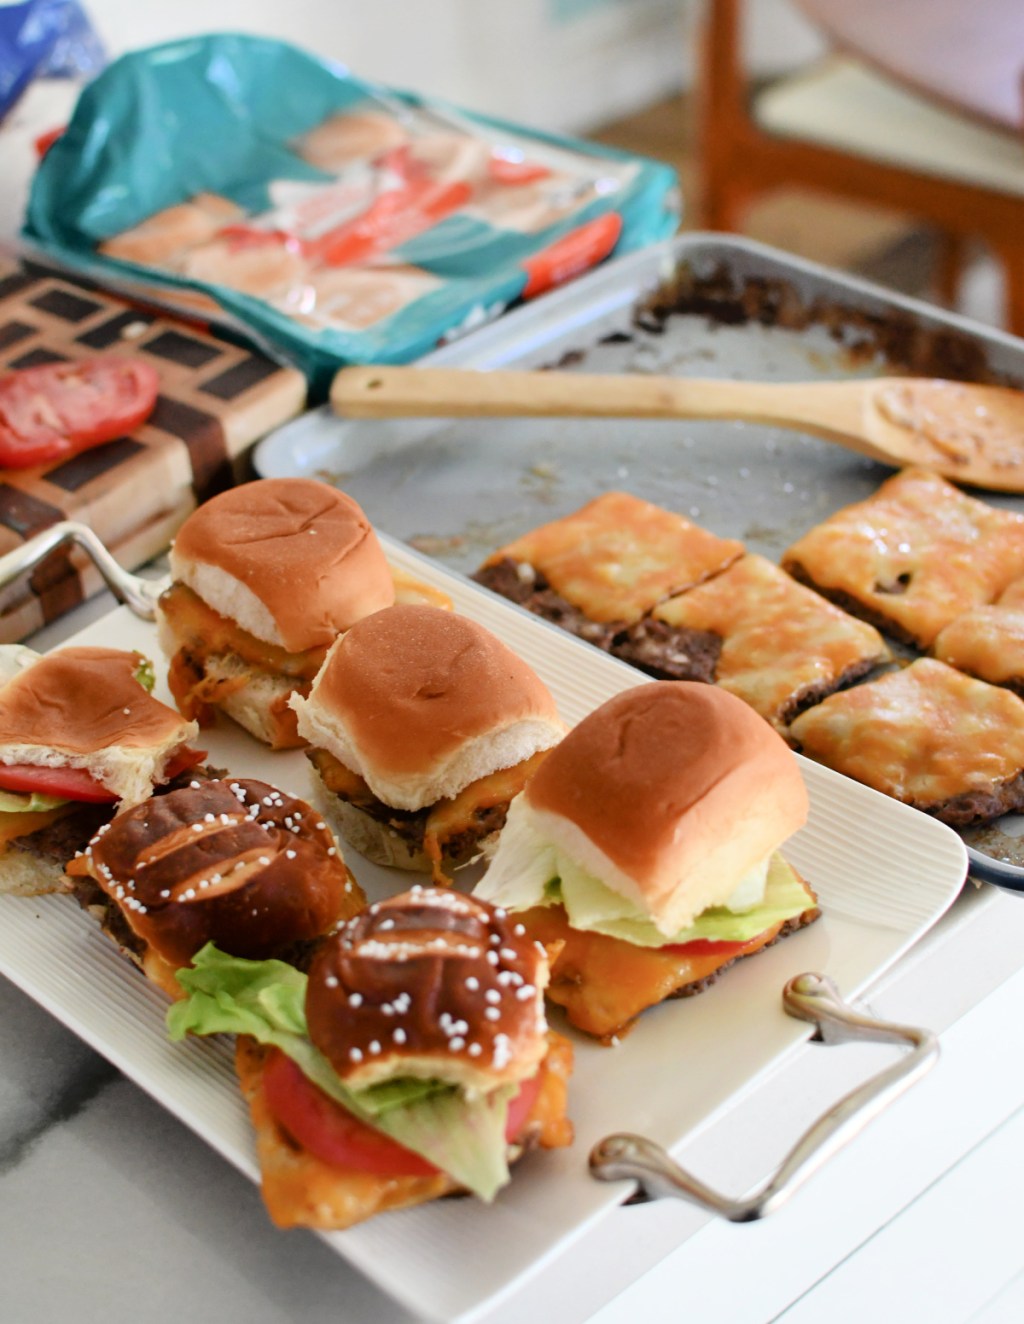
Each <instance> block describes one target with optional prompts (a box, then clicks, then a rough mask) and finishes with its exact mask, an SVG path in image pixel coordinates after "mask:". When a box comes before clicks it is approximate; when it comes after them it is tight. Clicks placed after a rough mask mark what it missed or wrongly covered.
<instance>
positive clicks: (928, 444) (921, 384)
mask: <svg viewBox="0 0 1024 1324" xmlns="http://www.w3.org/2000/svg"><path fill="white" fill-rule="evenodd" d="M877 404H878V407H879V410H880V412H881V413H882V414H883V416H884V417H886V418H888V419H889V421H890V422H892V423H896V424H898V425H899V426H900V427H903V428H906V429H907V432H908V434H909V435H908V437H907V444H908V445H910V446H912V447H913V449H914V450H915V451H917V453H918V454H917V458H916V461H915V462H916V463H919V464H929V463H935V462H936V461H938V462H941V463H944V464H964V465H966V464H970V463H971V462H972V461H973V460H977V459H984V460H986V461H988V462H989V463H990V464H991V465H992V467H993V468H994V469H1003V470H1010V469H1020V468H1021V467H1022V466H1024V438H1022V437H1021V427H1020V424H1021V415H1020V405H1019V400H1018V397H1017V396H1016V394H1015V393H1014V392H1009V391H1008V392H1003V391H1001V390H1000V389H999V388H998V387H997V388H988V389H986V388H985V387H983V386H982V387H979V386H965V385H964V383H963V382H951V381H936V380H927V379H925V380H919V381H911V380H908V381H905V382H899V383H898V384H895V385H891V386H888V387H886V388H885V389H884V390H882V391H880V392H879V393H878V396H877Z"/></svg>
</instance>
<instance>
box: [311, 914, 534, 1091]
mask: <svg viewBox="0 0 1024 1324" xmlns="http://www.w3.org/2000/svg"><path fill="white" fill-rule="evenodd" d="M493 958H497V959H493ZM547 981H548V963H547V957H546V955H545V954H544V949H543V948H542V947H539V946H538V945H537V944H536V943H534V942H530V941H529V940H528V939H526V938H525V937H524V936H523V933H522V926H521V925H519V926H518V927H517V926H516V925H515V923H514V922H513V920H512V919H511V918H510V917H509V916H507V915H506V914H505V913H504V912H503V911H500V910H498V909H496V908H495V907H493V906H490V905H488V904H487V903H486V902H483V901H480V900H477V899H476V898H474V897H468V896H464V895H462V894H461V893H459V892H455V891H452V890H450V889H447V888H444V889H442V888H414V889H413V890H412V891H410V892H406V893H403V894H402V895H401V896H396V897H391V898H390V899H389V900H387V901H381V902H378V903H376V904H374V905H372V906H370V907H369V909H368V910H365V911H363V912H362V914H360V915H357V916H356V918H355V919H353V920H350V921H349V922H348V923H347V924H346V925H345V926H344V927H343V928H342V929H341V930H340V931H339V932H338V933H337V934H335V935H334V936H333V937H332V938H331V939H330V940H329V941H328V942H326V943H324V944H323V945H322V946H321V948H320V949H319V950H318V952H317V954H316V956H315V957H314V959H313V962H312V965H311V967H310V973H309V985H308V988H307V993H306V1019H307V1022H308V1026H309V1037H310V1039H311V1040H312V1042H313V1043H314V1044H315V1045H316V1047H317V1048H319V1049H320V1051H321V1052H322V1053H323V1054H324V1055H325V1056H326V1057H327V1059H328V1060H329V1061H330V1063H331V1066H332V1067H333V1068H334V1070H335V1071H336V1072H337V1074H338V1076H339V1077H340V1078H341V1079H342V1080H343V1081H344V1082H345V1084H347V1085H349V1086H351V1087H353V1088H358V1089H363V1088H366V1087H367V1086H369V1085H375V1084H378V1083H379V1082H380V1081H383V1080H389V1079H392V1078H394V1077H410V1076H412V1077H417V1078H421V1079H425V1080H443V1081H445V1082H447V1083H449V1084H453V1085H458V1086H460V1087H462V1088H464V1089H466V1090H467V1091H479V1092H482V1093H487V1092H488V1091H489V1090H493V1089H495V1088H497V1087H498V1086H499V1085H504V1084H512V1083H514V1082H515V1081H519V1080H523V1079H524V1078H526V1077H529V1076H532V1075H534V1073H535V1072H536V1070H537V1067H538V1066H539V1065H540V1062H541V1060H542V1059H543V1057H544V1056H545V1054H546V1053H547V1049H548V1044H547V1039H546V1037H545V1036H546V1032H547V1023H546V1020H545V1017H544V988H545V986H546V984H547Z"/></svg>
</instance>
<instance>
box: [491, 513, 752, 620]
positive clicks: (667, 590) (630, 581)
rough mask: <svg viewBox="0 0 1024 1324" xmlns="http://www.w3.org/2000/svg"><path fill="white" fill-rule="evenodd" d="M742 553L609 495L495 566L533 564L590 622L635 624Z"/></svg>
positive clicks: (503, 553)
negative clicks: (507, 563) (669, 598)
mask: <svg viewBox="0 0 1024 1324" xmlns="http://www.w3.org/2000/svg"><path fill="white" fill-rule="evenodd" d="M742 552H743V544H742V543H740V542H736V541H735V540H734V539H731V538H719V537H716V535H715V534H713V533H709V532H708V531H707V530H706V529H702V528H701V527H700V526H699V525H697V524H692V523H691V522H690V521H689V520H688V519H684V518H683V516H682V515H676V514H674V513H673V512H672V511H669V510H663V509H662V508H661V507H660V506H655V505H652V504H651V503H650V502H649V501H642V500H641V499H640V498H639V497H635V496H630V495H629V493H627V492H607V493H605V494H604V495H603V496H600V497H598V498H597V499H596V500H594V501H591V502H589V503H588V504H587V505H585V506H583V507H582V509H580V510H578V511H576V512H575V513H574V514H572V515H567V516H566V517H565V518H564V519H560V520H555V521H553V522H552V523H550V524H544V525H542V526H541V527H540V528H537V529H533V530H532V531H531V532H529V533H527V534H524V535H523V537H522V538H517V539H516V541H515V542H512V543H509V544H508V545H507V546H505V547H502V548H499V550H498V551H496V552H495V553H494V554H493V555H492V556H490V557H488V559H487V564H493V563H494V562H497V561H501V560H503V559H505V558H506V557H508V558H510V559H511V560H513V561H520V562H527V563H529V564H530V565H532V566H535V567H536V568H537V569H538V570H540V571H541V572H542V574H543V575H544V576H545V578H546V579H547V580H548V582H549V583H550V584H551V587H552V588H553V589H554V590H555V591H556V592H557V593H559V594H561V596H562V597H563V598H565V599H566V600H567V601H568V602H571V603H572V604H573V606H574V607H578V608H579V609H580V611H582V612H583V614H584V615H585V616H587V617H588V618H589V619H590V620H592V621H627V622H630V623H632V622H634V621H638V620H639V619H640V618H641V617H642V616H644V615H646V613H647V612H649V611H650V610H651V608H652V607H653V606H655V604H656V603H658V602H661V601H662V599H663V598H667V597H668V596H669V594H671V593H679V592H681V591H682V590H683V589H686V588H690V587H692V586H693V585H694V584H699V583H701V582H702V581H703V580H705V579H707V578H708V577H709V576H710V575H714V574H717V573H718V572H719V571H721V570H724V569H725V567H726V566H727V565H729V564H730V562H732V561H735V560H736V558H737V557H738V556H739V555H741V553H742Z"/></svg>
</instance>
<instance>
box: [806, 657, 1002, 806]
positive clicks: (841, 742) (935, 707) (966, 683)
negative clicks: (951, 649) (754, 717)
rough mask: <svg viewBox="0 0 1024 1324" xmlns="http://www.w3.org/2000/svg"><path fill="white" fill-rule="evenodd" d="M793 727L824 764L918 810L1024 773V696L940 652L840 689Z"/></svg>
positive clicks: (809, 751)
mask: <svg viewBox="0 0 1024 1324" xmlns="http://www.w3.org/2000/svg"><path fill="white" fill-rule="evenodd" d="M789 729H790V732H791V734H792V736H793V737H794V738H795V739H796V740H797V741H798V742H799V744H800V746H801V748H802V750H803V752H804V753H805V754H809V755H810V757H811V758H814V759H817V760H818V762H819V763H824V764H826V765H827V766H828V767H830V768H835V769H836V770H837V771H838V772H843V773H845V774H846V775H847V776H848V777H853V778H854V779H855V780H856V781H860V782H864V783H865V784H866V785H868V786H873V787H874V788H875V789H876V790H878V791H883V792H885V794H886V795H891V796H893V797H894V798H895V799H897V800H902V801H904V802H906V803H911V804H914V805H917V806H918V807H919V808H927V807H929V806H938V805H942V804H943V803H944V802H945V801H947V800H951V799H953V798H954V797H955V796H958V795H965V794H967V793H969V792H983V793H988V792H991V791H992V790H993V789H994V788H995V787H997V786H999V785H1000V784H1001V783H1003V782H1006V781H1010V780H1011V779H1013V778H1014V777H1016V776H1017V774H1018V773H1019V772H1020V771H1021V770H1022V769H1024V701H1022V700H1021V699H1019V698H1018V697H1017V696H1016V695H1015V694H1011V693H1010V691H1009V690H1005V689H1001V688H999V686H997V685H988V684H986V683H985V681H981V680H972V679H971V678H970V677H969V676H965V675H963V674H961V672H959V671H956V670H954V668H953V667H950V666H947V665H946V664H945V663H944V662H938V661H936V660H934V659H933V658H919V659H918V660H917V661H916V662H912V663H911V664H910V666H908V667H904V668H903V670H901V671H894V672H891V673H890V674H889V675H886V676H883V677H881V679H880V680H875V681H869V682H867V683H866V684H864V685H856V686H854V687H853V688H852V689H849V690H845V691H843V692H842V693H840V694H833V695H831V696H830V697H829V698H827V699H826V700H825V701H824V703H820V704H818V705H817V706H816V707H814V708H810V709H808V710H807V712H805V713H802V714H801V715H800V716H799V717H798V718H796V720H795V721H793V722H792V723H791V725H790V728H789Z"/></svg>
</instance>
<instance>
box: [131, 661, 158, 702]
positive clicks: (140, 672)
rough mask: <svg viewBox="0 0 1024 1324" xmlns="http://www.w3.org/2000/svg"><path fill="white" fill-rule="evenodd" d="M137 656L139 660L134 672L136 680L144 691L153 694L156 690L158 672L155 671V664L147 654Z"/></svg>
mask: <svg viewBox="0 0 1024 1324" xmlns="http://www.w3.org/2000/svg"><path fill="white" fill-rule="evenodd" d="M135 656H136V657H137V658H138V659H139V661H138V665H137V666H136V668H135V672H134V676H135V679H136V680H137V681H138V682H139V684H140V685H141V686H142V688H143V689H144V690H146V691H148V693H150V694H152V693H153V690H154V689H155V688H156V671H155V670H154V669H153V663H152V662H151V661H150V660H149V658H148V657H146V655H145V653H136V654H135Z"/></svg>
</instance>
